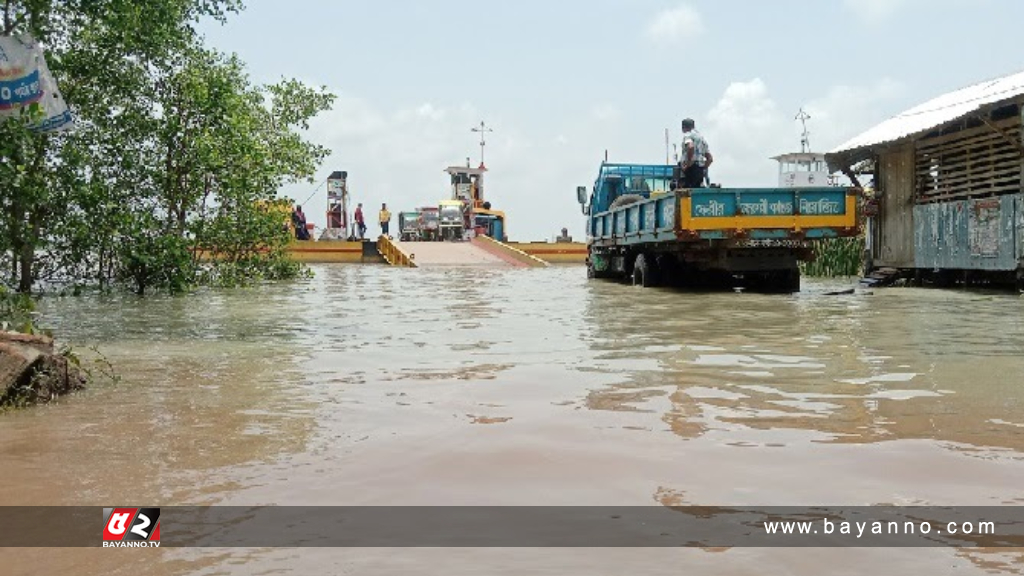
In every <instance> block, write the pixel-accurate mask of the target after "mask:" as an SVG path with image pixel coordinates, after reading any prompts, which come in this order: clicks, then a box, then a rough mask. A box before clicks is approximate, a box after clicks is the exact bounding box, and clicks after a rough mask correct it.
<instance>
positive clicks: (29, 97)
mask: <svg viewBox="0 0 1024 576" xmlns="http://www.w3.org/2000/svg"><path fill="white" fill-rule="evenodd" d="M33 105H38V106H39V110H40V112H42V117H41V119H40V120H38V121H36V122H33V123H32V124H31V125H30V126H29V127H30V128H31V129H32V130H35V131H37V132H54V131H58V130H64V129H67V128H70V127H72V125H73V124H74V120H73V119H72V117H71V112H70V111H69V110H68V107H67V104H66V103H65V102H64V98H63V97H62V96H61V94H60V91H59V90H57V82H56V81H55V80H54V79H53V75H51V74H50V69H49V68H47V66H46V57H45V56H44V55H43V49H42V47H41V46H40V45H39V43H38V42H36V41H35V39H33V38H32V37H31V36H29V35H28V34H22V35H20V36H0V121H3V120H5V119H7V118H11V117H17V116H19V115H20V114H22V111H23V110H25V109H26V108H30V107H31V106H33Z"/></svg>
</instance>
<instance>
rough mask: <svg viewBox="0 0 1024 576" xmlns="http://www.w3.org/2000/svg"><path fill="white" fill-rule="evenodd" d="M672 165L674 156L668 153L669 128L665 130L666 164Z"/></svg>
mask: <svg viewBox="0 0 1024 576" xmlns="http://www.w3.org/2000/svg"><path fill="white" fill-rule="evenodd" d="M671 163H672V156H671V155H670V154H669V152H668V128H665V164H671Z"/></svg>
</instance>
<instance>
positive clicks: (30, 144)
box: [0, 0, 333, 293]
mask: <svg viewBox="0 0 1024 576" xmlns="http://www.w3.org/2000/svg"><path fill="white" fill-rule="evenodd" d="M0 6H2V7H3V10H4V11H3V15H4V20H3V30H4V32H5V33H8V34H10V33H22V32H29V33H31V34H33V35H34V36H35V37H36V38H38V39H40V40H41V41H43V42H44V44H45V45H46V46H47V48H48V53H47V59H48V62H49V64H50V68H51V70H52V71H53V73H54V75H55V76H56V77H57V79H58V82H59V83H60V85H61V87H62V92H63V93H64V97H65V99H66V101H67V103H68V105H69V107H70V108H71V109H72V111H73V113H74V115H75V117H76V129H75V130H73V131H71V132H67V133H61V134H54V135H38V134H33V133H31V132H30V131H28V130H27V129H26V128H25V126H26V124H27V121H28V118H26V119H21V120H17V119H16V120H12V121H8V122H5V123H3V124H0V179H2V180H3V181H4V182H5V183H8V182H9V183H10V185H9V186H5V187H4V188H3V189H0V209H2V210H3V214H2V217H3V220H2V222H3V225H4V226H3V229H2V230H0V250H2V251H3V254H4V255H5V258H6V261H5V264H4V265H5V269H7V270H9V274H8V275H6V280H7V281H9V282H10V283H11V284H12V285H13V286H15V287H16V288H17V289H18V290H19V291H21V292H27V291H29V290H31V289H32V287H33V286H34V285H35V283H36V282H37V281H39V280H51V281H57V282H74V283H76V284H98V285H100V286H106V285H109V284H110V283H111V282H114V281H121V282H124V283H125V284H126V285H128V286H130V287H131V288H132V289H134V290H135V291H136V292H139V293H142V292H144V291H145V290H147V289H149V288H154V287H159V288H164V289H169V290H182V289H185V288H187V287H188V286H191V285H194V284H196V283H197V282H204V281H229V282H239V281H249V280H255V279H260V278H275V277H282V276H287V275H290V274H294V273H295V272H296V271H297V267H296V266H294V265H291V264H289V263H288V262H287V260H286V258H285V255H284V246H285V244H286V243H287V241H288V239H289V238H288V236H287V234H285V233H284V231H283V228H282V225H281V224H282V223H281V215H280V213H279V212H275V211H272V210H267V209H266V202H267V201H270V200H272V199H273V198H274V197H275V195H276V191H277V190H278V189H279V187H280V186H281V185H282V184H283V183H285V182H287V181H294V180H297V179H302V178H309V177H310V176H311V175H312V173H313V172H314V170H315V169H316V167H317V165H318V164H319V163H320V162H321V161H322V159H323V158H324V156H325V155H326V154H327V151H326V150H325V149H324V148H323V147H321V146H317V145H315V144H312V143H309V142H307V141H306V140H305V139H304V138H303V137H302V135H301V130H303V129H305V128H307V127H308V121H309V119H310V118H312V117H313V116H315V115H316V114H317V113H319V112H320V111H322V110H325V109H327V108H329V107H330V105H331V102H332V100H333V96H331V95H330V94H328V93H326V91H324V90H323V89H312V88H309V87H306V86H304V85H302V84H301V83H299V82H296V81H293V80H284V81H282V82H280V83H278V84H275V85H271V86H254V85H252V84H251V82H250V80H249V78H248V77H247V76H246V74H245V70H244V65H243V64H242V62H240V61H239V60H238V59H237V57H233V56H225V55H222V54H219V53H217V52H215V51H213V50H210V49H207V48H206V47H204V46H203V42H202V39H201V37H199V36H198V35H197V33H196V32H195V29H194V25H195V23H196V21H197V20H198V19H199V18H216V19H221V20H223V19H224V18H225V17H226V16H227V14H228V13H230V12H233V11H236V10H238V9H240V7H241V5H240V3H239V2H238V1H237V0H150V1H148V2H137V1H136V0H64V1H61V0H0Z"/></svg>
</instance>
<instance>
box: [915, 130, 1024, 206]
mask: <svg viewBox="0 0 1024 576" xmlns="http://www.w3.org/2000/svg"><path fill="white" fill-rule="evenodd" d="M993 127H994V128H997V129H999V130H1000V131H1002V134H1000V133H999V132H997V131H996V130H994V129H993ZM916 149H917V150H916V152H917V157H916V162H915V172H914V176H915V180H916V186H915V188H916V190H915V192H916V196H917V198H916V200H917V202H918V203H931V202H946V201H951V200H963V199H966V198H977V197H984V196H995V195H1000V194H1013V193H1017V192H1019V191H1020V190H1021V166H1022V156H1021V150H1022V149H1021V118H1020V115H1015V116H1013V117H1011V118H1006V119H1004V120H999V121H995V122H992V126H987V125H982V126H979V127H977V128H969V129H966V130H961V131H959V132H954V133H951V134H944V135H942V136H936V137H933V138H927V139H922V140H919V141H917V143H916Z"/></svg>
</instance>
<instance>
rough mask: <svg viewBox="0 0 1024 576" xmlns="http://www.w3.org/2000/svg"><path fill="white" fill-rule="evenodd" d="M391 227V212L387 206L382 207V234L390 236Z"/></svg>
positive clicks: (382, 205)
mask: <svg viewBox="0 0 1024 576" xmlns="http://www.w3.org/2000/svg"><path fill="white" fill-rule="evenodd" d="M390 225H391V211H390V210H388V205H387V204H381V205H380V233H381V235H382V236H388V238H390V237H391V236H389V235H388V227H389V226H390Z"/></svg>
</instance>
